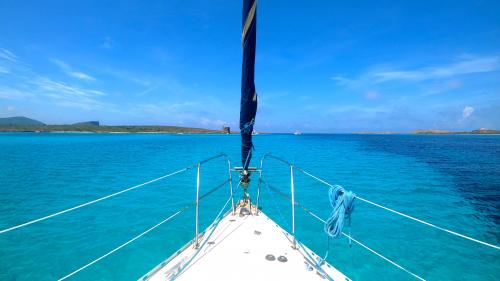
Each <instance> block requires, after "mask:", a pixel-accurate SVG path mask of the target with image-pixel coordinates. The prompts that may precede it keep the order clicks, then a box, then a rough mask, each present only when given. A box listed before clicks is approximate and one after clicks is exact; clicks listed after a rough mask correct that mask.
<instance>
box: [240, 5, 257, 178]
mask: <svg viewBox="0 0 500 281" xmlns="http://www.w3.org/2000/svg"><path fill="white" fill-rule="evenodd" d="M242 29H243V30H242V34H241V41H242V47H243V63H242V69H241V103H240V131H241V163H242V165H243V168H244V169H247V168H248V165H249V164H250V160H251V159H252V148H253V143H252V132H253V125H254V124H255V114H256V113H257V92H256V91H255V84H254V73H255V43H256V35H257V2H256V1H255V0H243V28H242Z"/></svg>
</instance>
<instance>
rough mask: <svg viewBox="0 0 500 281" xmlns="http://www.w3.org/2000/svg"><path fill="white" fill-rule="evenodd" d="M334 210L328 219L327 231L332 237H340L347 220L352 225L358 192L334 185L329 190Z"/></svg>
mask: <svg viewBox="0 0 500 281" xmlns="http://www.w3.org/2000/svg"><path fill="white" fill-rule="evenodd" d="M328 197H329V199H330V204H331V205H332V208H333V210H332V212H331V213H330V216H329V217H328V219H327V220H326V223H325V232H326V234H328V236H329V237H331V238H340V236H341V235H342V229H343V228H344V224H345V222H346V221H347V222H348V224H349V226H350V225H351V214H352V212H353V211H354V199H355V198H356V194H354V193H352V192H351V191H346V190H344V188H343V187H342V186H340V185H334V186H333V187H331V188H330V190H329V191H328Z"/></svg>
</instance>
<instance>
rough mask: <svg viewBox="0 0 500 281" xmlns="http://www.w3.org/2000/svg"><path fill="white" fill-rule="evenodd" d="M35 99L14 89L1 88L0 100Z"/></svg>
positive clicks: (31, 95) (29, 94) (27, 93)
mask: <svg viewBox="0 0 500 281" xmlns="http://www.w3.org/2000/svg"><path fill="white" fill-rule="evenodd" d="M30 97H33V94H31V93H29V92H25V91H21V90H18V89H13V88H0V99H7V100H21V99H26V98H30Z"/></svg>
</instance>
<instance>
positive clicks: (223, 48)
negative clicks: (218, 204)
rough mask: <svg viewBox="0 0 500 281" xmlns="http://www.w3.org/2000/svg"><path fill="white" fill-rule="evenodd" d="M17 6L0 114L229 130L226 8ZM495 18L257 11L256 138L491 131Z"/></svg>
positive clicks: (488, 12) (276, 6) (231, 36)
mask: <svg viewBox="0 0 500 281" xmlns="http://www.w3.org/2000/svg"><path fill="white" fill-rule="evenodd" d="M28 2H30V3H26V2H23V3H0V117H6V116H17V115H24V116H28V117H32V118H36V119H39V120H41V121H43V122H45V123H74V122H78V121H84V120H100V121H101V123H103V124H109V125H122V124H131V125H144V124H155V125H156V124H158V125H182V126H195V127H208V128H219V127H220V126H222V125H230V126H231V127H236V126H237V124H238V118H239V96H240V85H239V83H240V75H241V74H240V73H241V46H240V44H241V43H240V40H241V39H240V36H241V19H240V17H241V3H240V2H238V1H229V2H227V1H215V2H216V3H214V1H169V2H166V1H148V2H147V3H146V2H143V1H116V2H112V3H100V2H99V1H85V3H75V2H67V3H62V4H61V3H55V2H51V1H49V2H46V3H39V2H38V1H28ZM452 4H453V5H452ZM360 7H363V8H362V9H361V8H360ZM498 10H500V3H498V2H497V1H482V2H481V3H465V2H464V3H462V2H461V3H456V2H451V1H439V3H424V2H422V1H412V2H409V1H405V3H393V2H390V1H387V2H386V1H366V2H365V3H363V4H360V3H333V2H331V3H330V1H328V2H326V3H325V1H319V0H318V1H309V2H307V3H306V2H300V1H297V3H291V1H261V2H259V8H258V31H257V36H258V38H257V61H256V85H257V91H258V93H259V95H260V100H259V103H260V104H259V109H258V115H257V123H256V129H257V130H260V131H276V132H290V131H295V130H301V131H303V132H356V131H396V132H408V131H412V130H415V129H427V128H436V129H446V130H460V131H462V130H472V129H477V128H480V127H486V128H496V129H500V14H499V13H496V12H495V11H498ZM465 19H466V20H465ZM21 23H22V24H21Z"/></svg>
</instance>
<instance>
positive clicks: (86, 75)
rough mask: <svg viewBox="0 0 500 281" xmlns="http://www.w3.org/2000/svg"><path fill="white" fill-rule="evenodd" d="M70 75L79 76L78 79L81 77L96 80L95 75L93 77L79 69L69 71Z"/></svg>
mask: <svg viewBox="0 0 500 281" xmlns="http://www.w3.org/2000/svg"><path fill="white" fill-rule="evenodd" d="M68 75H69V76H71V77H74V78H77V79H81V80H89V81H94V80H95V78H94V77H92V76H90V75H88V74H85V73H83V72H78V71H73V72H69V73H68Z"/></svg>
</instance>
